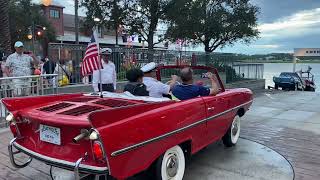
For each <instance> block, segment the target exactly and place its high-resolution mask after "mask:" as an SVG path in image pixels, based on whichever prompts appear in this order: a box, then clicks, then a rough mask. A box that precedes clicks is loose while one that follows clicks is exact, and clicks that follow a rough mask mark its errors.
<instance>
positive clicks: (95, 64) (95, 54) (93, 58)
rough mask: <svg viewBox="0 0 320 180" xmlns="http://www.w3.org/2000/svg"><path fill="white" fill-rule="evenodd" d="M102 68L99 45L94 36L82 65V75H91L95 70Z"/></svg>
mask: <svg viewBox="0 0 320 180" xmlns="http://www.w3.org/2000/svg"><path fill="white" fill-rule="evenodd" d="M101 68H102V63H101V60H100V58H99V45H98V43H97V42H96V40H95V38H94V35H92V36H91V41H90V43H89V44H88V47H87V49H86V53H85V55H84V58H83V61H82V64H81V75H82V76H87V75H89V74H91V73H92V72H93V71H94V70H98V69H101Z"/></svg>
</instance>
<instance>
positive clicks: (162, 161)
mask: <svg viewBox="0 0 320 180" xmlns="http://www.w3.org/2000/svg"><path fill="white" fill-rule="evenodd" d="M184 171H185V157H184V153H183V151H182V149H181V147H180V146H174V147H172V148H170V149H168V150H167V151H166V152H165V153H164V154H163V155H162V156H161V157H160V158H159V159H158V161H157V164H156V176H157V180H182V178H183V175H184Z"/></svg>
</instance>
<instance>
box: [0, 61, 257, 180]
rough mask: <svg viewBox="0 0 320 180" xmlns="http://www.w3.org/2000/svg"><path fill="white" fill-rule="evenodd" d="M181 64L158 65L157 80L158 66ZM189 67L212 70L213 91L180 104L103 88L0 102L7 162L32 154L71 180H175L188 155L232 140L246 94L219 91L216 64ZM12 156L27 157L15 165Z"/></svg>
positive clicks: (244, 91) (245, 104)
mask: <svg viewBox="0 0 320 180" xmlns="http://www.w3.org/2000/svg"><path fill="white" fill-rule="evenodd" d="M183 67H185V66H162V67H159V68H158V72H157V73H158V78H159V79H160V78H161V77H160V74H164V73H162V71H164V70H168V69H180V68H183ZM192 68H193V69H194V71H211V72H212V73H213V74H214V75H215V76H216V79H217V81H218V82H217V83H218V84H219V86H220V89H221V91H220V93H218V94H217V95H215V96H206V97H196V98H192V99H188V100H183V101H175V100H170V99H168V98H151V97H135V96H132V95H130V94H127V93H108V92H103V98H101V97H100V95H97V94H65V95H50V96H39V97H23V98H10V99H9V98H7V99H3V100H2V101H3V104H4V105H5V106H6V107H7V109H8V110H9V111H10V114H9V115H8V116H7V118H6V120H7V121H8V122H9V124H10V129H11V132H12V134H13V136H14V138H13V139H12V140H11V142H10V144H9V146H8V150H9V155H10V158H11V163H12V165H13V166H14V167H16V168H23V167H26V166H28V165H29V163H30V162H31V160H32V159H37V160H39V161H42V162H44V163H46V164H48V165H51V166H53V167H58V168H62V169H65V170H68V171H70V172H71V173H72V174H73V176H74V177H75V178H76V179H81V178H82V177H84V176H87V175H91V176H96V177H106V178H107V177H108V178H110V177H112V178H116V179H125V178H128V177H130V176H133V175H135V174H137V173H139V172H142V171H145V170H153V171H154V176H155V179H162V180H166V179H176V180H181V179H182V178H183V175H184V171H185V159H186V158H187V157H188V156H190V155H193V154H195V153H196V152H198V151H199V150H201V149H202V148H204V147H206V146H208V145H209V144H211V143H213V142H215V141H218V140H220V139H222V141H223V143H224V144H225V145H226V146H227V147H232V146H234V145H235V144H236V143H237V141H238V139H239V135H240V120H241V117H242V116H243V115H244V114H245V113H246V112H247V111H248V109H249V107H250V105H251V104H252V99H253V97H252V92H251V91H250V90H249V89H245V88H239V89H227V90H226V89H224V86H223V83H222V82H221V80H220V77H219V75H218V72H217V70H216V69H214V68H210V67H204V66H192ZM200 78H201V77H200ZM203 78H205V77H203ZM204 80H205V79H204ZM17 153H23V154H26V155H28V156H29V159H26V160H25V162H24V163H21V161H19V162H18V161H16V157H15V156H16V154H17ZM230 153H232V152H231V151H230ZM213 156H214V154H213ZM150 167H153V168H150Z"/></svg>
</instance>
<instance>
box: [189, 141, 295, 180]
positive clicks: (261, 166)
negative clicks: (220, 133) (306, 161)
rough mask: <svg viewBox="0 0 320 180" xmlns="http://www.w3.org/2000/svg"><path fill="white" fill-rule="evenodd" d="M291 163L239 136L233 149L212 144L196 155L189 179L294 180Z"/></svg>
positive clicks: (190, 167)
mask: <svg viewBox="0 0 320 180" xmlns="http://www.w3.org/2000/svg"><path fill="white" fill-rule="evenodd" d="M293 178H294V173H293V170H292V167H291V165H290V164H289V162H288V161H287V160H286V159H285V158H284V157H283V156H281V155H280V154H278V153H277V152H275V151H273V150H272V149H270V148H268V147H266V146H263V145H261V144H258V143H255V142H252V141H249V140H245V139H239V142H238V144H237V145H236V146H235V147H232V148H225V147H224V146H223V144H222V143H216V144H212V145H210V146H209V147H207V148H206V149H204V150H202V151H200V152H198V153H197V154H195V155H194V156H193V157H192V158H191V161H190V162H188V166H187V169H186V172H185V176H184V179H185V180H275V179H277V180H293Z"/></svg>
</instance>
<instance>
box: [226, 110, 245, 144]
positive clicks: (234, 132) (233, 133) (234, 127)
mask: <svg viewBox="0 0 320 180" xmlns="http://www.w3.org/2000/svg"><path fill="white" fill-rule="evenodd" d="M240 124H241V118H240V117H239V116H238V115H236V116H235V117H234V118H233V121H232V123H231V126H230V127H229V129H228V131H227V132H226V134H225V135H224V136H223V137H222V141H223V144H224V145H225V146H226V147H232V146H234V145H236V144H237V142H238V140H239V137H240V127H241V126H240Z"/></svg>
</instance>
